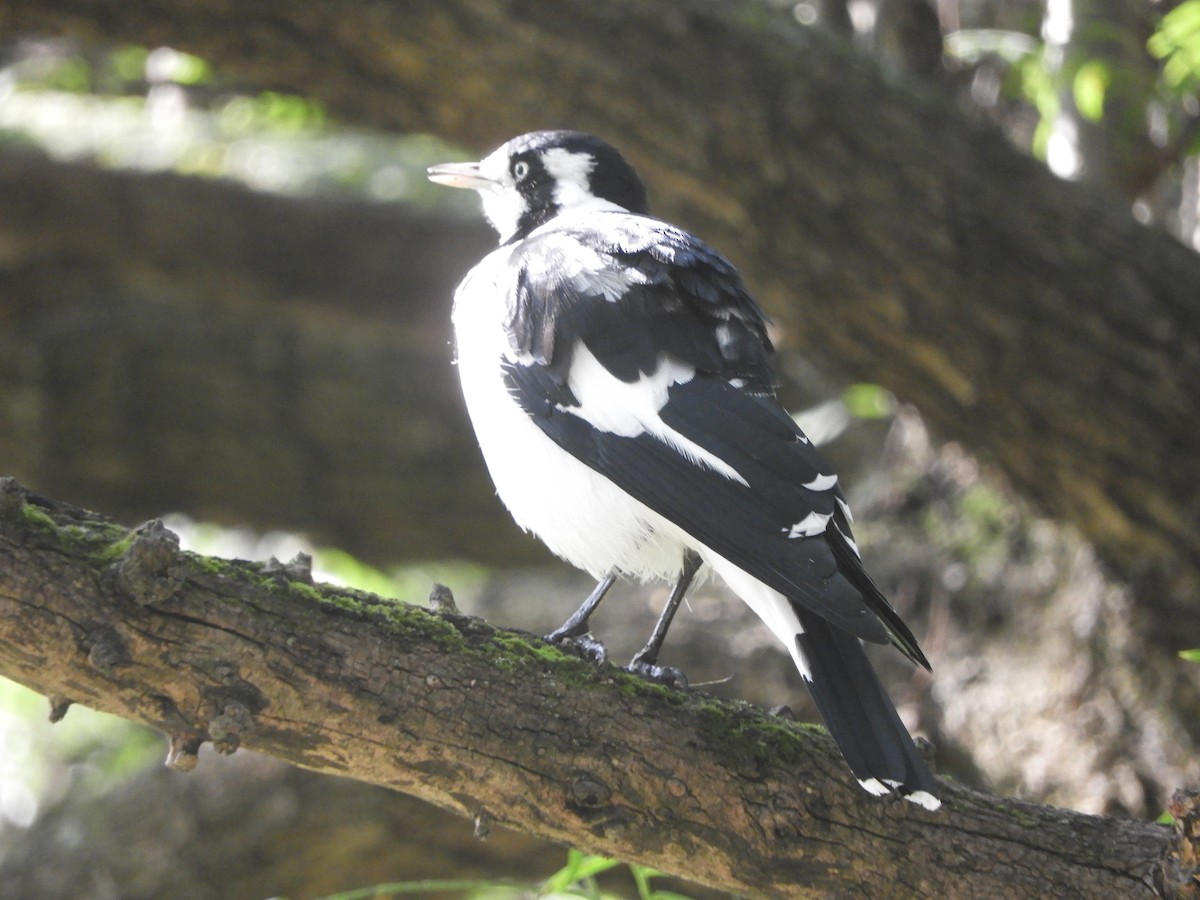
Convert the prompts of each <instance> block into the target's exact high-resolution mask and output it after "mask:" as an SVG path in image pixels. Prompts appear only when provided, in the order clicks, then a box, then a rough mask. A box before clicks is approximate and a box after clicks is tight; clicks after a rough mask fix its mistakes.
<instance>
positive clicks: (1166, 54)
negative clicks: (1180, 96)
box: [1146, 0, 1200, 93]
mask: <svg viewBox="0 0 1200 900" xmlns="http://www.w3.org/2000/svg"><path fill="white" fill-rule="evenodd" d="M1146 47H1147V48H1148V49H1149V51H1150V53H1151V54H1152V55H1153V56H1155V57H1157V58H1158V59H1161V60H1163V80H1164V81H1165V82H1166V84H1167V86H1168V87H1170V88H1171V89H1173V90H1175V91H1178V92H1181V93H1182V92H1190V91H1192V90H1194V89H1195V88H1196V87H1197V86H1200V0H1185V2H1183V3H1181V4H1179V5H1178V6H1177V7H1175V8H1174V9H1173V10H1171V11H1170V12H1169V13H1167V14H1166V15H1165V16H1163V18H1162V21H1161V22H1160V23H1159V26H1158V30H1157V31H1156V32H1154V34H1152V35H1151V36H1150V39H1149V40H1148V41H1147V42H1146Z"/></svg>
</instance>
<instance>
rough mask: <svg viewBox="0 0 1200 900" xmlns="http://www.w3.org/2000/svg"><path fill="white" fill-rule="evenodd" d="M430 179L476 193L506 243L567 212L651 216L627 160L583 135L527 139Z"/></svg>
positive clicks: (437, 169) (432, 172) (541, 134)
mask: <svg viewBox="0 0 1200 900" xmlns="http://www.w3.org/2000/svg"><path fill="white" fill-rule="evenodd" d="M429 179H430V180H431V181H435V182H437V183H438V184H445V185H449V186H450V187H460V188H471V189H472V190H475V191H478V192H479V196H480V198H481V199H482V200H483V212H484V215H485V216H487V219H488V221H489V222H491V223H492V227H494V228H495V229H496V230H497V231H498V232H500V242H501V243H508V242H509V241H512V240H514V239H518V238H522V237H525V236H526V235H528V234H529V232H531V231H533V229H535V228H537V227H538V226H539V225H544V224H545V223H546V222H549V221H550V220H551V219H553V218H554V217H555V216H557V215H559V214H560V213H563V212H571V211H574V210H579V209H597V208H605V207H608V208H611V207H613V206H617V207H620V208H622V209H626V210H629V211H630V212H635V213H644V212H646V188H645V186H644V185H643V184H642V181H641V179H640V178H638V176H637V173H636V172H634V171H633V168H632V167H631V166H630V165H629V163H627V162H625V159H624V157H622V156H621V154H620V153H618V152H617V151H616V150H615V149H613V148H612V147H610V146H609V145H608V144H606V143H604V141H602V140H600V139H599V138H596V137H592V136H591V135H590V134H583V133H582V132H578V131H533V132H530V133H529V134H523V135H521V136H520V137H515V138H513V139H512V140H511V141H509V142H508V143H506V144H504V145H503V146H501V147H499V148H498V149H497V150H495V151H493V152H492V153H491V154H489V155H488V156H486V157H484V158H483V159H482V160H480V161H479V162H470V163H441V164H439V165H436V166H431V167H430V168H429Z"/></svg>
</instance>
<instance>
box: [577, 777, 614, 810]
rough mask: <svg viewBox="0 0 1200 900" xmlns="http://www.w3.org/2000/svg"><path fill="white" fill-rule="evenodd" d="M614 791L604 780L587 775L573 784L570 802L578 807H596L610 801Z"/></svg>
mask: <svg viewBox="0 0 1200 900" xmlns="http://www.w3.org/2000/svg"><path fill="white" fill-rule="evenodd" d="M610 796H612V791H611V790H609V787H608V785H606V784H605V783H604V782H602V781H597V780H596V779H595V778H592V777H590V776H587V775H585V776H584V777H582V778H577V779H576V780H575V781H574V782H573V783H572V784H571V792H570V796H569V797H568V802H569V803H570V804H571V806H574V807H576V808H577V809H596V808H597V807H599V806H603V805H604V804H605V803H607V802H608V798H609V797H610Z"/></svg>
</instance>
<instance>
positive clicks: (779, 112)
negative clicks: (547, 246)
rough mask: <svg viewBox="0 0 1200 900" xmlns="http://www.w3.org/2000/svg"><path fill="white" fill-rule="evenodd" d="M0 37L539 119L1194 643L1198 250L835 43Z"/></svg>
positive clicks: (428, 23)
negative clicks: (158, 49)
mask: <svg viewBox="0 0 1200 900" xmlns="http://www.w3.org/2000/svg"><path fill="white" fill-rule="evenodd" d="M0 24H2V25H3V26H4V27H5V29H6V31H8V32H9V33H20V32H42V33H47V32H48V33H54V34H69V35H72V36H76V37H79V38H82V39H85V40H110V41H128V40H133V41H139V42H143V43H149V44H154V43H158V42H164V43H169V44H173V45H175V46H179V47H181V48H183V49H187V50H192V51H195V52H198V53H200V54H201V55H203V56H206V57H208V58H210V59H212V60H213V61H214V62H216V63H217V64H218V65H219V66H221V67H222V68H224V69H227V70H228V71H230V72H232V73H234V74H235V75H237V76H238V77H240V78H242V79H244V80H245V81H246V82H247V83H250V84H254V85H256V86H260V87H273V88H282V89H286V90H294V91H299V92H301V93H305V94H307V95H309V96H314V97H316V98H318V99H320V100H322V101H324V102H325V103H326V104H327V105H328V106H329V107H330V109H332V110H333V111H334V112H335V113H336V114H337V115H339V116H341V117H343V118H344V119H346V120H349V121H354V122H360V123H364V124H371V125H378V126H382V127H387V128H402V129H406V130H432V131H436V132H437V133H439V134H442V135H446V136H450V137H455V138H459V139H461V140H463V141H466V142H470V143H472V144H475V145H477V146H479V147H481V148H482V147H486V146H490V145H493V144H495V143H498V142H499V141H500V140H502V139H504V138H507V137H508V136H510V135H511V134H513V133H516V132H519V131H522V130H526V129H529V128H535V127H546V126H552V125H576V126H581V127H584V128H587V129H591V130H594V131H596V132H599V133H601V134H603V135H606V136H608V137H610V138H612V139H613V140H614V141H616V142H617V143H618V144H619V145H620V146H621V147H622V148H623V149H624V150H626V151H627V153H628V155H629V156H630V157H631V159H632V161H633V162H634V164H635V165H636V166H637V167H638V168H639V170H640V171H642V172H643V174H644V175H645V176H646V178H647V180H648V182H649V183H650V185H651V186H652V188H653V190H654V193H655V195H656V196H657V197H658V198H659V200H660V203H659V207H660V209H661V210H662V211H663V212H664V213H666V214H668V215H669V216H670V217H672V218H674V219H677V220H679V221H681V222H683V223H684V224H687V225H689V226H691V227H693V228H694V229H696V230H698V231H700V232H701V233H702V234H704V235H705V236H706V237H708V238H710V239H711V240H713V241H714V242H715V243H716V244H717V245H718V246H720V247H721V248H722V249H723V250H726V251H727V252H728V253H729V254H730V255H731V256H732V257H733V258H734V259H735V260H736V261H737V262H739V263H740V264H742V265H743V266H744V267H745V269H746V270H747V271H748V273H749V274H750V276H751V280H752V282H753V284H754V285H755V287H756V288H757V291H758V293H759V295H760V296H761V297H762V299H763V300H764V301H765V303H766V305H767V306H768V308H769V309H770V310H771V311H772V312H773V313H774V314H775V315H776V316H777V318H778V320H779V322H780V323H781V326H782V327H783V329H784V330H785V333H786V341H787V342H789V343H794V344H795V345H796V346H798V347H802V348H804V349H805V350H806V351H808V352H810V353H811V354H813V355H814V356H817V357H819V358H820V359H821V360H822V361H823V362H825V363H826V364H828V365H830V366H831V367H832V368H833V369H834V370H836V371H838V372H839V373H842V374H845V375H849V376H852V377H855V378H862V379H868V380H871V381H875V382H878V383H881V384H884V385H886V386H888V387H890V388H892V389H893V390H895V391H896V393H897V394H899V395H901V396H903V397H904V398H905V399H907V400H911V401H912V402H914V403H915V404H916V405H917V406H918V407H919V408H920V409H921V410H922V411H923V412H924V414H925V415H926V416H927V417H928V419H929V420H930V421H931V422H932V423H933V425H934V426H935V428H936V429H937V430H938V431H939V432H940V433H942V434H944V435H947V436H951V437H956V438H960V439H962V440H963V441H964V442H966V443H968V444H969V445H970V446H971V447H972V448H974V449H976V450H977V451H979V452H981V453H982V454H983V455H984V456H986V457H987V458H989V459H991V460H994V461H996V462H997V463H998V464H999V465H1000V466H1001V467H1002V468H1003V469H1004V470H1005V471H1006V472H1007V473H1008V474H1009V475H1010V476H1011V477H1012V478H1013V480H1014V481H1015V482H1016V483H1017V484H1018V485H1019V486H1020V488H1021V489H1022V490H1023V491H1025V492H1026V493H1027V494H1028V495H1029V496H1031V497H1033V498H1035V499H1036V500H1037V501H1038V502H1039V503H1041V504H1043V505H1044V508H1045V509H1047V510H1048V511H1049V512H1051V513H1052V514H1054V515H1056V516H1060V517H1065V518H1069V519H1071V520H1072V521H1074V522H1076V523H1078V524H1079V526H1080V528H1081V529H1082V530H1083V532H1084V533H1085V534H1086V535H1087V536H1088V538H1089V539H1091V540H1092V541H1093V542H1094V543H1095V544H1096V546H1097V548H1098V549H1099V551H1100V553H1101V555H1102V556H1103V557H1104V558H1105V559H1106V560H1107V561H1108V562H1110V563H1112V564H1114V565H1115V566H1116V567H1117V568H1118V570H1119V571H1120V572H1121V573H1122V574H1123V575H1124V576H1126V577H1128V578H1130V579H1131V580H1133V581H1134V582H1135V584H1136V586H1137V589H1138V595H1139V602H1141V603H1142V604H1145V605H1148V606H1149V605H1153V606H1157V607H1159V608H1160V609H1161V610H1162V611H1163V612H1166V613H1169V614H1170V616H1171V617H1173V618H1174V627H1173V628H1170V629H1163V631H1162V632H1161V633H1159V634H1158V637H1159V638H1160V639H1161V640H1162V641H1163V642H1164V643H1166V644H1167V645H1169V646H1171V647H1177V646H1178V645H1179V644H1180V643H1181V642H1184V641H1186V640H1188V638H1186V637H1183V636H1185V635H1194V634H1196V633H1200V611H1198V610H1197V606H1196V604H1195V603H1194V602H1192V598H1194V597H1195V596H1196V594H1197V592H1198V591H1200V550H1198V549H1197V548H1200V478H1197V477H1196V459H1198V458H1200V452H1198V450H1200V445H1198V442H1200V433H1198V432H1197V430H1196V429H1195V428H1194V427H1192V423H1194V422H1195V421H1197V419H1198V418H1200V394H1197V392H1196V391H1195V390H1193V389H1192V388H1193V386H1194V385H1195V384H1196V383H1197V381H1198V376H1200V308H1198V307H1197V304H1196V302H1195V301H1196V290H1195V285H1196V284H1197V283H1200V260H1198V258H1197V256H1196V255H1195V254H1193V253H1191V252H1190V251H1188V250H1186V249H1185V248H1183V247H1182V246H1179V245H1177V244H1176V243H1175V242H1173V241H1172V240H1171V239H1170V238H1169V237H1167V236H1166V235H1165V234H1161V233H1158V232H1156V231H1153V230H1150V229H1147V228H1143V227H1142V226H1140V225H1138V224H1137V223H1136V222H1134V220H1133V219H1132V218H1131V216H1130V215H1129V213H1128V211H1127V210H1126V209H1125V208H1124V207H1123V205H1121V204H1119V203H1117V202H1116V201H1114V200H1113V199H1112V198H1107V197H1103V196H1099V195H1097V194H1095V193H1094V192H1089V191H1088V190H1085V189H1084V188H1082V187H1080V186H1078V185H1071V184H1065V183H1062V182H1059V181H1057V180H1055V179H1054V178H1053V177H1052V176H1050V175H1049V174H1048V173H1046V172H1045V171H1044V170H1043V168H1042V167H1041V166H1040V165H1039V164H1037V163H1035V162H1033V161H1031V160H1027V159H1024V158H1022V157H1020V156H1019V155H1017V153H1016V152H1015V151H1013V150H1012V149H1011V148H1009V147H1008V146H1007V145H1006V144H1005V143H1004V141H1003V140H1002V139H1001V138H1000V136H999V135H998V134H997V133H995V132H994V131H992V130H990V129H988V128H985V127H983V126H981V125H979V124H977V123H972V122H970V121H968V120H966V119H965V118H964V117H963V116H962V114H961V113H960V112H959V111H957V110H955V109H953V108H951V106H950V104H948V103H946V102H945V100H944V98H942V97H939V96H934V95H932V94H926V93H919V92H917V91H914V90H909V89H907V88H905V87H904V86H903V85H895V84H888V83H886V82H885V81H884V80H883V79H882V78H881V77H880V76H879V75H878V73H877V72H876V71H875V70H874V69H873V68H872V67H871V64H870V63H869V62H867V61H865V60H863V59H861V58H859V57H857V56H855V54H854V53H853V52H852V51H851V49H850V48H849V47H848V46H847V45H845V44H843V43H841V42H839V40H838V39H837V38H836V37H835V36H833V35H830V34H828V33H826V32H822V31H811V30H810V31H806V30H804V29H803V28H801V27H800V26H798V25H796V23H795V22H794V21H792V20H790V19H789V18H788V17H787V16H786V14H785V13H778V14H775V13H772V12H769V11H768V10H767V9H766V8H764V7H763V6H762V5H760V4H758V3H756V2H752V0H746V2H739V3H736V4H730V3H718V2H712V0H689V2H683V3H642V2H634V0H624V2H612V3H604V4H595V3H587V2H582V0H565V2H560V3H553V4H545V3H534V2H521V0H518V2H504V3H501V2H494V0H451V2H443V0H438V2H432V0H425V2H420V0H410V2H405V3H399V4H395V3H382V2H375V3H370V2H368V3H360V4H353V5H348V4H345V3H337V2H323V3H310V4H305V5H304V6H303V7H297V6H295V5H291V4H282V3H272V2H262V3H258V4H254V5H253V6H250V7H246V6H236V7H230V6H228V5H227V4H225V3H222V2H218V0H156V2H139V3H136V4H121V5H119V6H116V7H114V6H113V5H112V4H110V3H107V2H103V0H81V2H73V3H70V4H65V3H57V2H53V0H51V2H45V0H36V2H35V0H9V2H8V3H6V4H5V6H4V8H3V9H0ZM612 47H619V48H620V52H619V53H615V54H614V53H613V52H612V51H611V48H612ZM1160 621H1161V619H1160Z"/></svg>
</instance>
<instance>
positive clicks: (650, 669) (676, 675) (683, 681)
mask: <svg viewBox="0 0 1200 900" xmlns="http://www.w3.org/2000/svg"><path fill="white" fill-rule="evenodd" d="M625 669H626V671H628V672H632V673H633V674H634V675H640V676H642V677H643V678H645V679H646V680H647V681H653V682H656V683H658V684H665V685H666V686H667V687H675V688H681V689H683V690H686V689H687V686H688V680H687V676H686V675H684V674H683V672H682V671H680V670H679V669H676V668H675V667H674V666H660V665H658V664H657V663H652V662H645V661H644V660H640V659H638V658H637V657H636V656H635V657H634V658H633V660H632V661H631V662H630V663H629V665H628V666H626V667H625Z"/></svg>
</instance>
